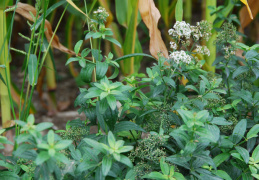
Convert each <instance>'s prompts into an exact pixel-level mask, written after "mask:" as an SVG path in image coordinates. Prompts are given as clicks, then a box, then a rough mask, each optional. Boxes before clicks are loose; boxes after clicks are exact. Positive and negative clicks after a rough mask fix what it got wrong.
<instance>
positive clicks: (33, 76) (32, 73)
mask: <svg viewBox="0 0 259 180" xmlns="http://www.w3.org/2000/svg"><path fill="white" fill-rule="evenodd" d="M36 70H37V56H36V55H35V54H31V55H30V57H29V63H28V75H29V82H30V85H36V84H37V81H38V73H36Z"/></svg>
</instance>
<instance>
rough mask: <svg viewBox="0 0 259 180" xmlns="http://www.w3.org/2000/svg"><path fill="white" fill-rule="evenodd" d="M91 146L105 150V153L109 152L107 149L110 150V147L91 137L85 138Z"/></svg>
mask: <svg viewBox="0 0 259 180" xmlns="http://www.w3.org/2000/svg"><path fill="white" fill-rule="evenodd" d="M83 140H84V141H85V142H86V143H87V144H88V145H89V146H91V147H93V148H95V149H97V150H98V151H101V152H103V153H104V154H106V153H107V151H108V150H109V147H108V146H107V145H105V144H103V143H99V142H97V141H95V140H92V139H89V138H84V139H83Z"/></svg>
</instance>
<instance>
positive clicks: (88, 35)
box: [85, 31, 94, 40]
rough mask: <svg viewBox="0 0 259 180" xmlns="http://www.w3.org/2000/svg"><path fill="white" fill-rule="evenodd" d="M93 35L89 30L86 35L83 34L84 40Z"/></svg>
mask: <svg viewBox="0 0 259 180" xmlns="http://www.w3.org/2000/svg"><path fill="white" fill-rule="evenodd" d="M93 35H94V32H92V31H91V32H89V33H87V34H86V35H85V40H87V39H90V38H91V37H93Z"/></svg>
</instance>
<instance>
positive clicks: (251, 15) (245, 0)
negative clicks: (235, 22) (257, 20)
mask: <svg viewBox="0 0 259 180" xmlns="http://www.w3.org/2000/svg"><path fill="white" fill-rule="evenodd" d="M241 2H242V3H244V4H245V5H246V8H247V11H248V13H249V16H250V18H251V19H253V14H252V12H251V9H250V7H249V4H248V2H247V0H241Z"/></svg>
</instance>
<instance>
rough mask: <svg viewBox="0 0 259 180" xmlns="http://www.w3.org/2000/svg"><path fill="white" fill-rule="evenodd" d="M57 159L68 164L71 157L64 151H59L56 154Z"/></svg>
mask: <svg viewBox="0 0 259 180" xmlns="http://www.w3.org/2000/svg"><path fill="white" fill-rule="evenodd" d="M55 159H56V160H58V161H60V162H62V163H64V164H68V163H69V159H68V158H67V157H66V156H65V155H64V154H62V153H57V152H56V154H55Z"/></svg>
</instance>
